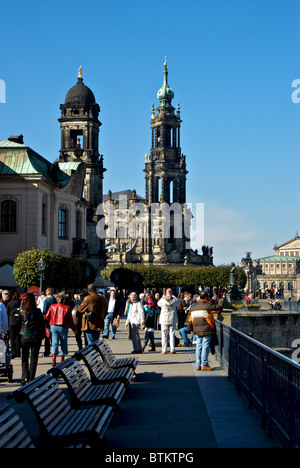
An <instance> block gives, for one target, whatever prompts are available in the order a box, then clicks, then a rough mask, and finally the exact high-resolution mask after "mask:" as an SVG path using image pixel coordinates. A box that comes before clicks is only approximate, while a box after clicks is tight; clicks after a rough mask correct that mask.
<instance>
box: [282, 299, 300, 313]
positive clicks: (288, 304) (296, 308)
mask: <svg viewBox="0 0 300 468" xmlns="http://www.w3.org/2000/svg"><path fill="white" fill-rule="evenodd" d="M283 307H284V310H290V311H292V312H300V303H299V302H294V301H284V305H283Z"/></svg>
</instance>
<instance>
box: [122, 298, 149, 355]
mask: <svg viewBox="0 0 300 468" xmlns="http://www.w3.org/2000/svg"><path fill="white" fill-rule="evenodd" d="M127 311H128V312H127V319H126V323H125V326H126V327H130V328H131V340H132V345H133V351H132V354H138V353H141V352H142V344H141V338H140V333H139V329H140V326H143V325H144V321H145V314H144V309H143V306H142V304H141V302H140V301H139V300H138V297H137V294H136V293H135V292H132V293H131V294H130V296H129V302H128V307H127Z"/></svg>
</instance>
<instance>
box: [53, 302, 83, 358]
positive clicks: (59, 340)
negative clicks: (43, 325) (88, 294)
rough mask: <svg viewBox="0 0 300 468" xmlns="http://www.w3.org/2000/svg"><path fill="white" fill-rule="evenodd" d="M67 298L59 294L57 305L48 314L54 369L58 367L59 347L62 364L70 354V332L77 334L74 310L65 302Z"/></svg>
mask: <svg viewBox="0 0 300 468" xmlns="http://www.w3.org/2000/svg"><path fill="white" fill-rule="evenodd" d="M65 300H66V296H65V294H64V293H59V294H57V296H56V301H57V303H56V304H52V305H51V306H50V307H49V309H48V312H47V314H46V320H47V322H49V325H50V330H51V336H52V348H51V353H52V367H55V366H56V356H57V355H58V346H59V344H60V347H61V350H60V356H61V359H60V362H63V361H64V359H65V356H66V355H67V354H68V330H69V328H72V330H73V332H74V333H75V334H76V333H77V328H76V326H75V323H74V321H73V317H72V310H71V307H70V306H69V305H66V304H65V303H64V302H65Z"/></svg>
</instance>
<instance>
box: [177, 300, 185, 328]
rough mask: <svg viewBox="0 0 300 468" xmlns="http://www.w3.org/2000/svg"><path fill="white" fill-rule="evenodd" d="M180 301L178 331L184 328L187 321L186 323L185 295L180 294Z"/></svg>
mask: <svg viewBox="0 0 300 468" xmlns="http://www.w3.org/2000/svg"><path fill="white" fill-rule="evenodd" d="M178 301H179V304H178V306H177V316H178V324H177V325H178V330H180V329H181V328H183V327H184V324H185V321H186V310H187V307H188V306H187V304H186V302H185V300H184V294H183V293H180V294H179V296H178Z"/></svg>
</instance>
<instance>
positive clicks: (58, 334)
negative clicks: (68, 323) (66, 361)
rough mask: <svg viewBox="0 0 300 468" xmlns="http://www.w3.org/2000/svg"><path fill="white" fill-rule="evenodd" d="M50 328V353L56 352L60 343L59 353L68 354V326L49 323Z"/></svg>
mask: <svg viewBox="0 0 300 468" xmlns="http://www.w3.org/2000/svg"><path fill="white" fill-rule="evenodd" d="M50 330H51V336H52V347H51V353H52V354H58V345H59V343H60V346H61V351H60V355H61V356H66V355H67V354H68V327H63V326H62V325H51V326H50Z"/></svg>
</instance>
